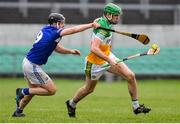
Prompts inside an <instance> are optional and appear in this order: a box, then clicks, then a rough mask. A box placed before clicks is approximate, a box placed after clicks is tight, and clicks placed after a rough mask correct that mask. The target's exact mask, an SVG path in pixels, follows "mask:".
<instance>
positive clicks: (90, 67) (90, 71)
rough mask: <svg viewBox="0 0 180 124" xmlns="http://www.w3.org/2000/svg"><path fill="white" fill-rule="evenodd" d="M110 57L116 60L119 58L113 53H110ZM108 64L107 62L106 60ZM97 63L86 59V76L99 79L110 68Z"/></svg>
mask: <svg viewBox="0 0 180 124" xmlns="http://www.w3.org/2000/svg"><path fill="white" fill-rule="evenodd" d="M109 57H110V58H111V59H114V60H119V58H117V57H116V56H115V55H114V54H113V53H110V55H109ZM105 64H107V62H105ZM105 64H102V65H96V64H93V63H90V62H88V61H87V60H86V59H85V69H84V70H85V74H86V76H88V77H90V79H91V80H98V79H99V78H100V77H101V76H102V75H103V74H104V72H105V71H107V70H108V69H109V68H105V67H104V65H105Z"/></svg>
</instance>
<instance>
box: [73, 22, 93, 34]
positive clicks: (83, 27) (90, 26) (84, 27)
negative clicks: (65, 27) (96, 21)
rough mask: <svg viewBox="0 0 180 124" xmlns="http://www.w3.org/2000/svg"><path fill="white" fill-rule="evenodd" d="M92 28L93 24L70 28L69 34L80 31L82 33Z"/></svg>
mask: <svg viewBox="0 0 180 124" xmlns="http://www.w3.org/2000/svg"><path fill="white" fill-rule="evenodd" d="M92 26H93V23H89V24H82V25H77V26H74V27H72V32H71V33H77V32H81V31H84V30H86V29H88V28H92Z"/></svg>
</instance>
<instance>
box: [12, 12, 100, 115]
mask: <svg viewBox="0 0 180 124" xmlns="http://www.w3.org/2000/svg"><path fill="white" fill-rule="evenodd" d="M48 23H49V25H47V26H45V27H43V28H42V29H41V30H40V32H39V33H38V35H37V38H36V40H35V42H34V44H33V47H32V49H30V51H29V52H28V53H27V56H26V57H25V58H24V60H23V64H22V67H23V73H24V76H25V78H26V79H27V81H28V85H29V88H17V89H16V105H17V109H16V111H15V112H14V113H13V115H12V116H13V117H23V116H25V114H23V109H24V108H25V106H26V105H27V104H28V103H29V102H30V100H31V99H32V97H33V96H34V95H40V96H51V95H54V94H55V93H56V90H57V88H56V85H55V84H54V82H53V81H52V80H51V78H50V77H49V76H48V75H47V74H46V73H45V72H44V71H43V70H42V68H41V65H43V64H46V62H47V60H48V57H49V56H50V55H51V54H52V52H53V51H56V52H57V53H61V54H74V55H80V51H79V50H76V49H67V48H64V47H63V46H62V45H61V44H60V43H59V41H60V40H61V38H62V37H63V36H65V35H70V34H73V33H77V32H81V31H84V30H86V29H89V28H97V27H99V26H100V25H99V24H98V23H96V22H95V21H94V22H93V23H89V24H82V25H78V26H74V27H71V28H64V25H65V17H64V16H63V15H62V14H59V13H51V14H50V15H49V18H48Z"/></svg>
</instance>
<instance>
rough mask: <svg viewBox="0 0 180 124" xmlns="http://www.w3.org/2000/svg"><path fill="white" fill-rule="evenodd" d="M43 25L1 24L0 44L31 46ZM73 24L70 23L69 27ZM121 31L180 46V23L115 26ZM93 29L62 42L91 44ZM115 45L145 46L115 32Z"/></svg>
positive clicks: (66, 43) (68, 37) (64, 38)
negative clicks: (170, 24)
mask: <svg viewBox="0 0 180 124" xmlns="http://www.w3.org/2000/svg"><path fill="white" fill-rule="evenodd" d="M42 26H43V25H37V24H31V25H29V24H24V25H23V24H0V45H1V46H4V45H13V46H14V45H23V46H24V45H25V46H31V45H32V44H33V41H34V40H35V37H36V35H37V33H38V32H39V30H40V28H41V27H42ZM69 26H70V27H71V26H73V25H68V26H67V27H69ZM114 28H115V29H117V30H119V31H124V32H134V33H144V34H147V35H148V36H149V38H150V39H151V41H152V42H155V43H157V44H158V45H159V46H178V47H180V25H173V26H169V25H151V26H150V25H149V26H147V25H118V26H116V27H114ZM91 32H92V29H89V30H86V31H84V32H81V33H78V34H73V35H69V36H65V37H63V39H62V41H61V43H62V44H63V45H65V46H83V47H84V46H88V45H90V39H91V34H92V33H91ZM113 46H116V47H143V45H142V44H140V43H137V41H136V40H134V39H132V38H129V37H127V36H123V35H118V34H114V35H113Z"/></svg>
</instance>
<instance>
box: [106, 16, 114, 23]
mask: <svg viewBox="0 0 180 124" xmlns="http://www.w3.org/2000/svg"><path fill="white" fill-rule="evenodd" d="M112 16H113V15H112V14H111V15H110V18H108V17H106V16H105V17H106V19H107V20H108V22H109V23H110V24H114V23H112V22H111V21H110V20H112Z"/></svg>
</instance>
